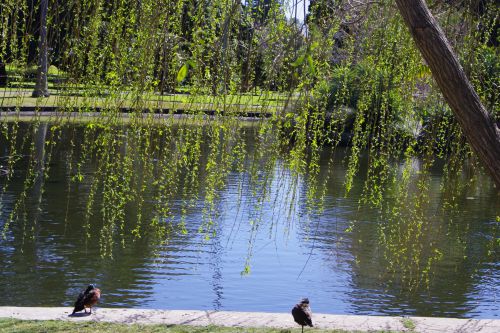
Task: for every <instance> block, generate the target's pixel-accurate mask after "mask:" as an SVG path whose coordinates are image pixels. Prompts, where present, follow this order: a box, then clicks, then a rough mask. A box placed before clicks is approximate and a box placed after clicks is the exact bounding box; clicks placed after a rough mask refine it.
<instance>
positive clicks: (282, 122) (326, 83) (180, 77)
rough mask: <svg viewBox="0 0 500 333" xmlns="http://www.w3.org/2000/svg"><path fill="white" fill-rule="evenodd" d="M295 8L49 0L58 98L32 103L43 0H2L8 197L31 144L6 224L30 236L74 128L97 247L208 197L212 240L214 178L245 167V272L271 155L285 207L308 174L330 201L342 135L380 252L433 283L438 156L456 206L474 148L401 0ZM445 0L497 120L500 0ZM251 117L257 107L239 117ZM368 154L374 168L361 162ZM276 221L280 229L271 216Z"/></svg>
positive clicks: (158, 231) (452, 30)
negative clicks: (250, 202)
mask: <svg viewBox="0 0 500 333" xmlns="http://www.w3.org/2000/svg"><path fill="white" fill-rule="evenodd" d="M287 5H288V4H287V3H285V4H283V2H282V1H273V0H268V1H240V0H214V1H200V0H179V1H169V0H160V1H158V0H154V1H153V0H142V1H132V0H114V1H103V0H71V1H62V0H52V1H49V17H48V26H47V28H48V35H49V48H50V51H49V62H50V65H51V67H50V69H49V89H50V90H51V93H52V96H51V97H50V98H49V99H37V100H33V99H31V98H30V97H27V96H29V95H30V94H29V93H28V90H29V89H31V88H32V84H33V82H34V79H33V78H34V76H33V75H34V68H35V64H36V58H37V53H38V50H37V49H36V45H37V43H36V41H37V39H38V35H39V18H38V11H39V9H38V6H39V3H38V2H37V1H33V0H25V1H19V0H4V1H3V2H2V5H1V7H0V26H1V32H0V35H1V37H2V38H1V39H0V63H4V64H7V68H8V73H9V75H8V80H9V86H8V87H6V88H0V89H2V90H0V93H1V94H2V96H3V97H4V98H2V102H1V106H2V107H9V108H10V109H12V110H14V115H13V116H12V117H10V118H7V117H2V123H1V131H2V132H1V134H2V136H3V138H4V139H5V141H6V142H8V146H7V147H5V149H6V151H7V153H6V155H5V158H6V163H5V168H6V169H7V170H8V171H9V172H8V175H7V178H6V179H5V186H4V187H3V189H2V192H1V194H0V201H1V198H2V197H3V195H4V194H5V193H6V191H7V189H8V186H9V182H10V179H11V177H12V176H13V175H14V174H15V172H16V170H17V169H18V168H22V167H21V164H22V160H23V158H22V156H21V154H22V153H23V152H26V151H28V154H27V155H28V156H29V158H28V162H27V163H28V166H27V167H26V169H25V170H26V171H25V173H24V177H25V181H24V187H23V190H22V192H21V194H20V195H19V197H18V198H17V199H16V203H15V205H14V207H13V208H12V210H11V212H10V213H9V216H2V219H5V222H4V223H3V235H4V236H5V235H6V233H7V232H8V231H9V229H10V228H11V227H12V224H14V223H21V224H22V228H23V230H24V231H25V232H23V233H22V234H23V237H33V234H34V233H33V232H34V230H35V229H36V224H37V219H36V218H35V219H28V218H27V216H26V211H27V210H26V206H28V205H31V204H33V203H31V202H28V199H29V198H31V197H32V191H34V193H36V196H35V197H36V200H35V202H34V204H35V205H37V207H39V206H40V203H41V202H42V198H43V183H44V181H45V180H47V179H48V177H49V176H50V165H51V156H52V151H53V150H54V149H61V147H59V146H58V140H59V137H60V136H61V135H62V134H61V133H63V132H64V133H69V134H65V135H69V136H70V142H71V147H70V148H69V152H68V153H67V157H66V166H65V168H66V173H67V176H68V177H67V179H68V183H67V185H66V187H67V192H68V200H67V204H66V210H67V214H66V219H67V216H68V211H69V210H70V206H71V205H70V198H69V197H70V193H73V192H75V191H80V192H84V193H86V202H85V208H84V212H82V213H83V214H85V221H86V222H85V224H84V225H83V226H82V230H83V234H84V236H85V238H86V239H87V241H88V240H90V239H91V238H92V237H95V236H93V235H98V238H99V246H100V250H101V253H102V255H103V256H113V251H115V250H116V247H117V246H122V247H125V246H126V245H127V243H128V242H130V241H136V240H139V239H141V238H147V239H149V240H151V242H153V243H155V244H158V243H168V241H169V239H170V237H171V236H172V235H173V234H174V233H180V234H183V235H184V234H187V233H188V230H189V226H188V225H187V220H186V216H187V215H188V214H189V212H190V211H193V210H200V209H201V210H202V215H203V222H202V223H201V225H200V227H199V228H198V232H199V233H200V234H202V235H203V237H204V238H205V239H206V240H209V239H210V238H211V237H213V235H214V234H215V233H216V232H217V221H218V218H219V216H220V214H221V211H220V209H221V208H220V206H219V203H220V201H221V193H222V191H223V190H224V188H225V186H226V183H227V179H228V177H229V176H230V175H231V174H232V173H234V172H236V173H237V174H238V175H239V177H240V178H239V186H240V193H241V187H242V186H243V185H244V184H246V182H248V183H249V184H250V185H251V186H250V187H251V188H252V194H253V198H254V200H255V212H254V215H253V216H252V218H251V221H250V224H251V235H250V241H249V250H248V260H247V262H246V266H245V269H244V270H243V271H244V272H249V271H250V259H251V256H252V246H253V242H254V240H255V237H256V235H257V232H258V231H259V229H261V227H262V226H263V225H265V224H266V223H268V222H269V221H263V219H262V214H261V213H260V212H261V210H262V207H263V205H264V203H265V202H269V201H270V200H271V201H272V200H273V198H271V197H270V195H271V194H270V189H271V187H272V185H273V184H276V183H279V184H281V183H280V182H282V181H283V179H275V177H276V176H277V175H276V174H275V170H276V168H277V165H282V166H284V167H285V168H286V170H289V172H288V173H287V174H286V175H281V176H282V177H284V178H286V179H287V182H288V181H289V182H288V184H289V186H290V188H289V190H287V191H284V192H285V193H281V194H280V195H283V196H285V197H286V201H287V202H288V203H289V206H288V208H287V209H285V211H282V212H280V214H283V215H287V216H291V215H292V212H293V211H294V210H295V209H296V205H297V196H298V194H297V191H299V190H300V186H301V182H302V181H305V182H306V183H307V193H306V198H307V200H306V201H307V202H306V207H307V211H308V214H310V215H313V214H318V215H320V214H321V212H322V208H323V200H324V197H325V195H326V192H327V188H326V186H327V182H328V180H329V177H330V176H327V177H322V176H321V173H322V172H325V171H324V170H321V167H320V160H321V158H322V154H323V153H324V148H325V146H327V147H329V148H331V147H333V148H336V147H338V146H340V145H346V144H347V145H348V146H349V150H350V154H349V155H348V156H347V157H346V160H345V163H346V164H347V173H346V176H345V181H344V184H345V195H349V194H350V192H351V191H352V190H353V188H354V186H355V184H356V183H358V182H356V181H355V180H356V178H357V177H360V176H361V177H362V178H363V179H364V185H363V186H362V198H361V200H360V206H362V205H363V206H364V205H366V206H370V207H374V208H376V209H378V210H379V211H380V225H379V240H380V242H379V244H380V247H381V249H382V250H381V253H382V256H381V260H382V262H383V263H384V267H387V271H388V272H396V271H399V270H402V271H403V273H404V274H403V277H404V282H405V283H406V285H408V286H409V288H410V289H412V288H414V287H416V286H418V285H420V284H422V283H424V282H426V283H428V281H429V273H430V271H431V268H432V265H433V264H434V263H435V262H436V261H438V260H439V258H440V257H441V255H442V253H443V252H444V250H443V249H442V248H441V247H440V244H438V243H436V242H435V241H433V240H432V237H431V236H429V235H430V234H432V231H431V229H432V228H433V227H434V226H433V220H432V219H431V217H430V215H429V214H428V212H427V211H426V210H425V207H426V206H429V205H430V200H431V191H432V190H433V189H432V188H431V179H430V169H431V168H432V167H433V166H434V165H435V164H436V162H437V161H441V160H445V161H446V163H445V165H446V166H445V168H444V171H445V175H446V176H445V177H444V179H445V180H444V183H443V184H441V188H442V190H443V191H449V192H452V193H453V194H452V195H449V196H443V201H444V202H443V203H442V207H443V209H445V208H446V209H448V208H449V209H451V210H452V209H453V208H454V207H455V208H456V202H454V200H455V199H456V198H457V197H458V196H459V195H460V193H465V190H464V188H467V187H472V186H474V182H475V177H476V175H477V172H476V170H477V169H479V167H478V164H477V162H476V161H475V158H474V156H473V155H472V153H471V151H470V149H469V147H468V146H467V144H465V142H464V140H463V136H462V133H461V131H460V129H459V127H458V126H457V124H456V122H455V121H454V120H453V118H452V116H451V113H450V111H449V110H448V109H447V107H446V106H445V103H444V102H443V100H442V97H441V96H440V94H439V93H437V91H436V89H435V87H434V83H433V81H432V78H431V75H430V72H429V70H428V68H427V66H426V65H425V63H423V61H422V60H421V58H420V56H419V54H418V52H417V50H416V49H415V47H414V46H413V44H412V40H411V38H410V35H409V34H408V32H407V31H406V28H405V27H404V24H403V22H402V20H401V18H400V17H399V16H398V15H397V11H396V8H395V7H394V6H393V4H392V2H391V1H381V2H379V3H377V4H371V2H367V3H366V4H362V6H361V7H351V6H350V5H349V4H347V3H346V4H343V3H342V2H338V3H337V2H333V1H332V2H328V1H311V6H310V7H309V8H308V15H307V18H306V20H305V22H300V21H298V20H295V19H294V18H293V17H294V16H296V11H295V13H294V14H293V15H290V13H287V11H286V9H285V8H287ZM435 5H436V6H435V8H437V9H436V10H439V11H440V15H439V16H438V17H439V19H440V21H441V24H442V25H443V26H444V28H445V30H446V31H447V33H448V35H450V36H451V40H452V42H453V43H454V47H455V49H458V50H461V56H462V57H463V59H466V60H467V62H468V63H469V64H470V68H468V71H469V75H470V77H471V78H472V82H473V83H474V85H475V87H476V89H477V90H478V91H479V94H480V96H481V98H482V99H483V100H484V102H485V104H486V105H487V106H488V107H489V108H490V110H492V112H494V113H495V115H496V116H497V117H499V116H500V115H499V111H498V110H499V108H498V105H499V99H498V91H497V90H498V86H499V82H498V80H499V78H500V75H498V74H499V72H500V69H499V67H498V66H499V65H498V64H499V63H500V62H499V61H498V60H499V53H498V41H494V39H493V36H494V35H495V34H496V33H497V31H498V19H499V18H498V12H497V11H495V8H494V4H493V3H491V4H489V5H487V6H485V7H484V8H482V9H481V11H480V12H477V11H474V10H472V11H471V10H469V9H468V8H467V7H464V8H456V7H454V6H452V5H447V4H445V3H441V2H436V3H435ZM299 10H302V9H300V8H299ZM464 18H465V20H464ZM24 106H32V107H34V109H35V111H36V112H35V120H34V121H33V122H31V123H30V125H29V128H30V129H29V131H28V132H27V133H24V132H23V133H20V114H21V113H22V112H21V111H20V108H21V107H24ZM45 106H52V107H55V108H56V109H57V114H56V115H55V116H54V117H52V118H51V119H50V123H49V124H47V122H45V119H42V118H41V115H42V113H43V112H41V110H42V109H43V107H45ZM94 111H98V113H95V114H94V113H92V112H94ZM89 112H90V113H92V114H89ZM124 112H127V114H126V115H124ZM176 113H183V114H185V115H187V116H175V115H174V114H176ZM245 115H253V116H256V118H257V121H254V122H252V123H251V124H248V123H245V122H243V121H241V119H240V118H239V117H241V116H245ZM29 133H31V134H29ZM249 133H254V134H255V135H256V138H257V139H256V143H255V147H254V148H250V147H249V146H250V145H249V143H248V142H247V141H246V140H247V139H246V138H247V135H249ZM250 152H251V155H249V154H250ZM334 153H335V149H332V153H331V155H329V156H328V157H327V159H328V163H327V165H328V169H330V167H333V163H334V162H333V161H334V160H333V157H332V156H333V154H334ZM365 153H366V154H367V155H368V158H367V163H368V167H367V169H366V170H367V172H366V174H364V175H360V174H359V172H360V171H359V170H360V164H361V163H364V154H365ZM417 157H418V158H420V159H421V162H419V163H420V164H419V166H418V167H416V166H415V163H416V162H415V159H416V158H417ZM465 161H467V163H468V164H467V165H469V166H470V167H469V168H468V169H467V170H464V165H466V164H464V163H465ZM328 175H330V174H328ZM457 177H458V178H460V177H463V178H464V180H463V181H460V182H456V179H457ZM89 184H90V185H89ZM358 184H359V183H358ZM280 186H285V185H283V184H281V185H280ZM358 186H359V185H358ZM200 189H202V190H201V191H200ZM199 196H202V197H199ZM387 198H391V199H390V200H388V199H387ZM449 198H451V199H449ZM200 200H201V201H202V202H203V203H202V205H201V207H200V204H199V202H200ZM240 200H241V199H240ZM176 201H180V202H181V204H180V208H178V206H177V205H176V204H174V203H175V202H176ZM239 204H240V203H238V206H239ZM127 210H133V211H134V212H135V216H136V219H135V220H134V221H133V222H127V221H126V218H125V216H126V212H127ZM28 221H29V222H28ZM290 227H291V226H290V225H288V226H287V227H286V228H285V229H289V228H290ZM448 227H449V226H448ZM269 228H270V229H269V230H271V233H272V230H273V228H275V226H274V225H273V221H271V222H270V226H269ZM443 228H445V227H443ZM312 229H313V226H311V228H310V230H312ZM354 229H356V225H353V228H352V229H351V230H354ZM275 230H277V229H275ZM354 231H355V230H354ZM425 244H427V245H428V244H430V246H427V245H425ZM493 251H495V250H493Z"/></svg>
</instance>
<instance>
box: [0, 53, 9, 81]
mask: <svg viewBox="0 0 500 333" xmlns="http://www.w3.org/2000/svg"><path fill="white" fill-rule="evenodd" d="M0 87H7V70H6V69H5V63H3V62H2V61H1V60H0Z"/></svg>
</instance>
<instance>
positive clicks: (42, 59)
mask: <svg viewBox="0 0 500 333" xmlns="http://www.w3.org/2000/svg"><path fill="white" fill-rule="evenodd" d="M48 5H49V3H48V0H40V40H39V42H38V68H37V75H36V84H35V90H33V93H32V94H31V95H32V96H33V97H41V96H44V97H49V95H50V93H49V87H48V83H47V72H48V64H47V57H48V55H47V52H48V46H47V11H48Z"/></svg>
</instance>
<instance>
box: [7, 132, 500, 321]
mask: <svg viewBox="0 0 500 333" xmlns="http://www.w3.org/2000/svg"><path fill="white" fill-rule="evenodd" d="M247 135H248V138H247V140H248V147H249V150H250V151H251V150H252V149H253V148H252V142H253V137H252V135H253V134H251V133H250V134H247ZM7 147H8V143H7V142H6V141H5V139H3V140H2V141H1V142H0V149H1V152H2V153H1V155H2V161H5V155H6V152H7ZM69 147H70V145H69V141H68V137H67V136H65V135H63V136H62V137H61V142H60V144H59V145H58V146H57V149H55V151H54V155H53V157H52V162H51V169H50V176H49V178H48V179H47V181H46V182H45V184H44V189H45V190H44V192H43V195H42V196H41V201H40V204H39V209H36V208H34V207H37V204H36V202H37V198H40V196H39V195H38V194H37V193H35V192H36V190H33V191H30V192H28V199H27V201H26V203H25V205H26V207H27V213H26V218H27V219H34V218H36V219H37V221H38V222H37V224H36V226H35V227H34V231H33V235H34V236H33V237H23V235H24V234H25V232H24V231H23V224H22V223H13V224H12V225H11V227H10V228H9V231H8V232H7V234H6V238H5V239H2V240H0V294H1V295H2V297H1V298H0V306H2V305H16V306H71V305H72V303H73V302H74V299H75V297H76V295H77V294H78V292H79V291H80V290H81V289H82V288H84V287H85V286H86V285H87V284H88V283H95V284H96V285H97V286H98V287H99V288H101V289H102V291H103V297H102V300H101V303H100V306H102V307H135V308H160V309H198V310H211V309H216V310H235V311H273V312H288V311H290V309H291V307H292V306H293V304H294V303H295V302H296V301H297V300H298V299H299V298H301V297H303V296H307V297H309V299H310V300H311V306H312V309H313V311H315V312H323V313H334V314H373V315H419V316H445V317H475V318H499V317H500V299H499V298H500V260H499V256H498V252H497V251H498V247H496V248H493V249H491V248H490V252H489V253H488V249H489V248H488V244H489V243H491V240H492V239H493V240H494V239H495V238H498V234H497V233H494V232H493V231H492V230H495V228H493V227H492V226H494V225H495V223H497V222H495V217H496V216H497V215H498V214H500V204H499V199H498V195H496V194H495V190H494V189H493V188H492V186H491V184H490V183H489V182H488V180H487V179H486V180H484V184H485V185H481V186H479V190H477V187H476V189H474V190H470V192H467V193H464V195H463V198H460V200H459V208H458V209H455V210H454V213H450V214H447V213H446V212H445V213H438V212H440V211H441V210H440V209H439V207H440V204H441V202H442V200H443V194H442V193H441V191H440V183H441V180H442V179H441V178H442V174H441V172H440V170H439V169H438V168H437V170H435V172H434V171H433V173H432V174H431V177H432V180H431V185H432V186H433V188H435V189H436V190H435V192H433V193H434V194H433V196H432V197H431V203H430V207H429V208H428V209H427V210H426V214H429V216H430V217H429V218H430V219H432V221H433V223H435V225H436V230H439V233H438V234H437V235H432V236H433V240H434V242H439V244H440V248H441V249H443V253H444V254H443V256H442V258H441V259H440V260H439V261H438V262H437V263H436V264H435V265H434V266H433V269H432V273H431V274H430V277H431V279H430V283H429V284H428V285H425V284H421V285H419V286H418V287H415V288H413V289H412V290H410V289H411V288H408V287H405V286H404V283H402V282H399V280H398V273H397V272H396V273H395V275H391V274H388V273H387V270H386V269H385V267H384V266H383V265H381V264H380V263H381V261H380V257H381V252H382V249H381V246H380V243H379V233H378V230H379V229H378V226H380V223H381V221H380V212H379V211H378V210H376V209H371V208H368V207H365V205H360V203H359V196H360V193H361V190H362V187H363V186H362V180H361V179H357V180H356V183H355V187H354V190H353V192H352V193H351V194H350V195H349V196H347V197H345V196H344V194H345V192H344V188H343V182H344V175H345V172H346V170H345V164H346V163H344V162H345V158H344V153H343V151H342V150H341V149H339V151H338V152H337V154H336V155H335V159H334V163H333V165H330V166H329V167H328V168H327V161H328V158H327V157H325V158H323V159H322V161H321V163H322V168H323V169H322V172H321V174H320V176H321V177H324V178H325V179H326V181H327V191H326V195H325V199H324V210H323V211H322V212H319V211H318V212H316V211H311V210H310V209H308V208H307V207H306V205H305V202H306V191H307V186H308V184H307V182H306V181H305V180H304V179H303V178H301V177H299V178H294V177H292V175H291V173H290V171H289V170H288V169H287V168H286V167H285V166H284V165H283V164H282V163H281V162H280V160H279V159H278V162H277V163H276V165H275V167H274V170H273V173H274V175H273V176H274V178H273V179H274V180H273V181H272V184H271V186H270V188H269V193H268V196H267V200H266V201H265V202H264V204H263V205H262V206H261V208H257V202H256V200H255V198H254V197H253V196H252V189H251V188H250V184H249V182H247V181H246V180H245V179H246V178H245V175H242V174H240V173H237V172H232V173H231V174H230V175H229V177H228V179H227V184H226V186H225V187H224V188H223V190H221V193H220V200H219V201H218V203H217V204H218V207H217V208H218V212H220V216H218V218H217V224H216V226H215V228H216V233H215V236H214V237H212V238H211V239H210V240H204V238H203V236H202V235H200V234H199V233H198V228H199V227H200V224H201V223H202V220H203V216H202V207H203V195H204V193H203V186H200V193H199V195H198V197H199V199H198V202H196V203H195V205H194V206H193V207H192V209H190V211H188V212H187V214H186V226H187V229H188V230H187V231H188V233H187V234H186V235H184V234H181V233H179V234H175V235H173V236H172V239H171V241H170V242H169V243H168V244H167V245H164V246H162V247H161V248H155V247H154V246H152V245H151V242H149V241H148V239H147V237H146V238H143V239H140V240H138V241H135V242H128V243H127V246H126V247H125V248H122V247H121V246H120V245H119V244H117V245H116V246H115V248H114V258H113V259H109V258H102V257H101V256H100V252H99V245H98V243H99V234H93V235H92V236H91V238H90V239H89V240H87V239H86V238H85V236H84V230H83V227H82V225H83V224H84V212H85V205H86V195H87V193H88V187H90V184H89V183H87V180H84V181H83V183H81V184H80V185H79V186H74V187H73V188H69V187H68V184H69V182H68V180H69V177H70V175H69V173H68V172H67V170H66V165H67V158H68V151H69V149H70V148H69ZM248 155H249V156H251V154H248ZM325 155H328V154H325ZM24 158H26V159H27V156H25V157H24ZM202 158H203V157H202ZM20 163H21V166H20V168H19V170H17V171H16V174H15V176H14V177H13V179H12V180H11V183H10V184H9V185H8V186H7V185H6V181H5V176H2V177H3V178H0V181H1V183H0V186H3V187H4V188H5V190H4V191H3V195H2V197H1V202H0V205H1V206H0V210H1V217H0V218H1V219H0V227H2V226H3V225H4V224H5V222H6V220H7V218H8V215H9V214H10V212H11V211H12V209H13V206H14V205H15V203H16V200H18V198H19V195H20V193H21V190H22V188H23V182H24V176H23V166H22V165H23V162H22V161H21V162H20ZM4 164H5V163H4ZM24 167H25V163H24ZM364 167H365V166H363V165H362V166H361V168H362V170H361V174H363V170H364V169H363V168H364ZM87 172H88V173H89V174H92V173H93V172H95V170H93V169H92V166H90V167H89V169H88V170H87ZM242 179H243V181H242ZM5 186H7V187H5ZM97 200H99V198H98V199H97ZM180 205H181V200H179V201H178V202H175V201H174V202H173V210H174V211H175V210H176V209H178V210H180ZM133 211H134V209H133V207H130V209H129V213H130V214H129V215H130V216H127V218H132V216H135V215H134V213H133ZM252 221H254V223H253V224H252V223H251V222H252ZM255 221H260V222H259V223H257V222H255ZM353 223H355V227H354V228H351V229H352V231H346V229H350V227H352V225H353ZM438 226H439V228H438ZM496 230H498V228H496ZM249 254H251V257H250V269H251V271H250V274H246V275H245V274H243V275H242V274H241V272H242V271H243V270H244V268H245V262H246V259H247V258H248V256H249Z"/></svg>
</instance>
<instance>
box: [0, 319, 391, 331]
mask: <svg viewBox="0 0 500 333" xmlns="http://www.w3.org/2000/svg"><path fill="white" fill-rule="evenodd" d="M300 331H301V330H300V328H296V329H277V328H247V327H220V326H181V325H138V324H133V325H127V324H116V323H103V322H92V321H86V322H71V321H58V320H44V321H37V320H18V319H0V332H2V333H13V332H16V333H17V332H23V333H41V332H51V333H52V332H55V333H57V332H78V333H96V332H102V333H107V332H109V333H116V332H125V333H135V332H140V333H153V332H154V333H163V332H168V333H205V332H215V333H239V332H242V333H243V332H244V333H253V332H255V333H298V332H300ZM304 332H314V333H327V332H328V333H348V332H349V333H355V332H357V331H341V330H322V329H316V328H312V329H311V328H306V329H304ZM377 332H379V333H383V332H385V331H377Z"/></svg>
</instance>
